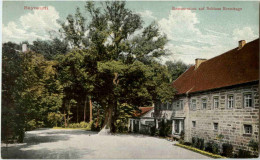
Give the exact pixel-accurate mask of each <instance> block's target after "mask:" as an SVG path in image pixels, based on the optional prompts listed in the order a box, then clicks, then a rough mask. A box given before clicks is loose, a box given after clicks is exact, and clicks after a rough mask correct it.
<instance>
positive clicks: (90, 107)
mask: <svg viewBox="0 0 260 160" xmlns="http://www.w3.org/2000/svg"><path fill="white" fill-rule="evenodd" d="M92 119H93V118H92V100H91V97H89V122H92Z"/></svg>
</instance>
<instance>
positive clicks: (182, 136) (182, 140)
mask: <svg viewBox="0 0 260 160" xmlns="http://www.w3.org/2000/svg"><path fill="white" fill-rule="evenodd" d="M184 135H185V133H184V131H181V134H180V139H179V143H180V144H184Z"/></svg>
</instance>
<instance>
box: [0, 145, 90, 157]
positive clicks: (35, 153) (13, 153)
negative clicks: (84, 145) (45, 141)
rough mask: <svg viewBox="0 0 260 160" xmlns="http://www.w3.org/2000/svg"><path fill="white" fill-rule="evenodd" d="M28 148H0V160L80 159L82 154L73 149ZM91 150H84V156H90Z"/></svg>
mask: <svg viewBox="0 0 260 160" xmlns="http://www.w3.org/2000/svg"><path fill="white" fill-rule="evenodd" d="M26 148H28V146H19V147H14V146H13V147H8V149H7V150H6V149H5V148H4V147H2V148H1V153H2V155H1V158H2V159H80V158H82V157H81V156H82V155H83V152H82V151H80V150H77V149H74V148H67V149H62V150H61V149H47V148H41V149H39V150H35V149H28V150H25V149H26ZM92 153H93V150H89V149H88V150H86V149H85V150H84V155H86V154H87V155H92Z"/></svg>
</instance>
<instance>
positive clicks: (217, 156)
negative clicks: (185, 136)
mask: <svg viewBox="0 0 260 160" xmlns="http://www.w3.org/2000/svg"><path fill="white" fill-rule="evenodd" d="M175 145H176V146H179V147H183V148H186V149H189V150H191V151H194V152H198V153H200V154H204V155H206V156H210V157H212V158H225V157H222V156H220V155H217V154H213V153H209V152H206V151H202V150H200V149H197V148H194V147H191V146H185V145H183V144H175Z"/></svg>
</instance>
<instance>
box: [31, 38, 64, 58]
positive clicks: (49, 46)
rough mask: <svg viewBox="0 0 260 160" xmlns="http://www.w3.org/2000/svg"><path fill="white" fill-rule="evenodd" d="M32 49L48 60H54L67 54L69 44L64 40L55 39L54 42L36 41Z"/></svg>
mask: <svg viewBox="0 0 260 160" xmlns="http://www.w3.org/2000/svg"><path fill="white" fill-rule="evenodd" d="M29 46H30V49H31V50H32V51H34V52H36V53H40V54H42V55H43V56H44V57H45V58H46V59H47V60H53V59H54V58H55V56H57V55H59V54H66V53H67V52H68V51H69V47H68V43H67V42H66V41H64V40H60V39H58V38H54V39H53V40H45V41H43V40H36V41H33V44H32V45H29Z"/></svg>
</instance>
